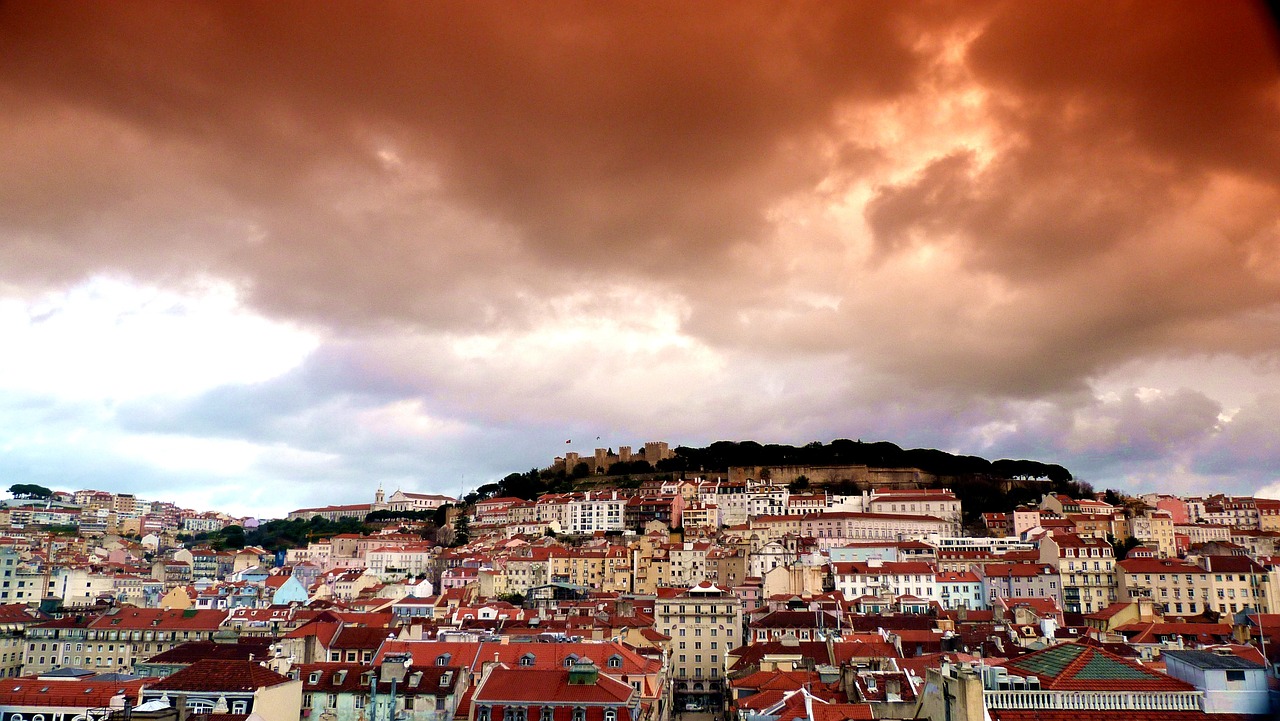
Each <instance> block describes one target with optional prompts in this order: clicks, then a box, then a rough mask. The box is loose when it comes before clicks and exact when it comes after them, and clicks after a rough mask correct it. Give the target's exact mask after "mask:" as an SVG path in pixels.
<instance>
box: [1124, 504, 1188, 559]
mask: <svg viewBox="0 0 1280 721" xmlns="http://www.w3.org/2000/svg"><path fill="white" fill-rule="evenodd" d="M1129 535H1131V536H1133V537H1134V538H1136V539H1138V540H1139V541H1142V542H1143V543H1151V544H1154V545H1155V547H1156V549H1157V550H1158V551H1159V552H1160V555H1161V556H1163V557H1164V558H1177V556H1178V544H1177V542H1176V541H1175V540H1174V525H1173V515H1172V514H1171V513H1169V512H1168V511H1148V512H1147V513H1145V514H1143V515H1141V516H1134V517H1133V518H1130V519H1129Z"/></svg>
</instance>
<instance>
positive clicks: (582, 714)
mask: <svg viewBox="0 0 1280 721" xmlns="http://www.w3.org/2000/svg"><path fill="white" fill-rule="evenodd" d="M573 721H587V710H586V709H585V708H582V707H581V706H579V707H578V708H575V709H574V710H573Z"/></svg>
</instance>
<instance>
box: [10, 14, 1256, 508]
mask: <svg viewBox="0 0 1280 721" xmlns="http://www.w3.org/2000/svg"><path fill="white" fill-rule="evenodd" d="M0 43H2V44H3V45H4V46H5V47H6V49H7V51H8V56H9V57H8V60H7V62H6V63H4V64H3V65H0V122H2V123H3V124H4V128H5V132H4V133H0V154H3V156H4V157H6V158H7V159H8V160H7V162H6V163H4V164H3V166H2V167H0V198H3V200H0V340H2V341H3V349H2V350H0V473H2V474H3V475H4V477H5V478H7V479H9V483H11V484H12V483H34V484H40V485H44V486H48V487H51V488H59V489H69V490H74V489H77V488H99V487H100V488H102V489H103V490H111V491H115V492H122V493H135V494H137V495H138V496H140V497H145V498H156V499H164V500H173V501H175V502H177V503H180V504H182V505H185V506H189V507H193V508H201V509H210V510H212V509H217V510H224V511H227V512H231V513H236V514H238V515H255V516H263V517H271V516H283V515H284V513H287V512H288V511H289V510H291V509H293V508H299V507H307V506H319V505H325V504H328V503H343V502H356V501H362V500H364V499H366V498H368V497H371V496H372V493H373V489H374V488H376V487H377V486H378V485H379V484H381V485H382V486H383V487H384V488H385V489H387V491H388V492H390V491H392V490H394V489H395V488H402V489H404V490H406V491H417V492H425V493H441V494H448V495H457V494H458V492H459V491H460V490H469V489H471V488H474V487H476V486H478V485H481V484H483V483H486V482H491V481H494V480H497V479H498V478H501V477H502V476H503V475H506V474H507V473H510V472H515V471H524V470H527V469H528V468H530V467H532V466H537V467H542V466H545V465H546V464H547V463H548V462H549V459H550V457H551V456H553V455H555V454H558V453H562V452H563V451H564V450H565V449H566V448H567V447H568V446H566V445H565V440H566V439H571V440H573V441H574V444H573V448H575V449H576V448H578V447H579V446H580V447H581V448H583V449H586V448H594V447H596V446H597V445H599V446H604V447H612V448H615V449H616V448H617V447H618V446H619V445H632V446H636V445H638V444H642V443H643V442H644V441H645V440H656V439H661V440H665V441H668V442H669V443H670V444H671V446H672V447H675V446H677V445H689V446H701V445H706V444H709V443H711V442H714V441H717V440H755V441H758V442H761V443H788V444H795V445H802V444H804V443H808V442H810V441H815V440H817V441H824V442H825V441H830V440H833V439H836V438H854V439H856V438H861V439H863V440H887V441H891V442H893V443H896V444H898V445H900V446H903V447H904V448H907V447H934V448H939V449H942V450H946V451H950V452H954V453H960V454H972V455H980V456H983V457H986V458H990V459H996V458H1028V459H1033V460H1038V461H1043V462H1045V463H1057V464H1061V465H1063V466H1065V467H1067V468H1068V469H1070V470H1071V471H1072V472H1073V473H1074V474H1076V475H1077V476H1078V477H1079V478H1081V479H1083V480H1085V481H1088V482H1090V483H1092V484H1093V485H1094V486H1096V487H1097V488H1099V489H1102V488H1106V487H1115V488H1119V489H1122V490H1125V491H1128V492H1131V493H1144V492H1151V491H1163V492H1168V493H1178V494H1207V493H1210V492H1225V493H1235V494H1243V495H1254V494H1257V495H1260V496H1270V497H1280V478H1278V477H1277V475H1276V471H1275V469H1276V468H1280V442H1277V436H1276V431H1275V429H1276V428H1277V427H1280V392H1277V391H1276V389H1277V388H1280V210H1278V209H1280V62H1278V58H1280V54H1278V53H1277V47H1276V41H1275V30H1274V26H1273V24H1272V22H1271V19H1270V18H1269V17H1268V16H1267V14H1266V12H1265V9H1264V8H1263V7H1262V5H1261V4H1255V3H1246V2H1237V3H1226V4H1209V3H1185V4H1183V3H1158V2H1156V3H1137V4H1132V5H1125V6H1114V5H1111V4H1101V3H1099V4H1090V3H1085V4H1079V3H1076V4H1067V3H1062V4H1049V3H1037V4H1026V3H995V2H993V3H968V2H966V3H955V4H947V3H940V4H925V5H913V4H906V3H895V4H870V3H868V4H863V3H850V4H840V5H838V6H832V7H827V6H804V5H798V4H797V5H780V6H779V5H770V4H750V3H748V4H739V3H735V4H732V5H731V6H718V5H714V4H697V5H694V6H687V5H682V4H673V5H667V6H663V5H654V4H635V5H628V4H623V5H618V4H608V5H601V6H593V5H589V4H586V5H578V4H573V3H555V4H539V5H537V6H532V7H527V8H519V9H514V8H512V7H510V6H508V5H502V4H487V3H468V4H465V5H444V4H396V3H385V4H383V3H376V4H363V5H361V6H359V7H358V8H356V7H351V8H342V7H328V8H325V9H324V10H323V11H316V10H315V8H314V6H311V5H302V4H291V3H273V4H271V5H269V6H259V7H249V6H232V5H229V4H224V3H194V4H188V5H183V6H164V5H158V4H157V5H152V4H137V5H128V6H120V5H118V4H106V3H103V4H84V5H78V6H75V7H74V8H71V7H61V6H56V5H53V6H50V5H48V4H40V3H6V4H4V5H3V6H0ZM597 437H599V438H600V441H599V442H598V443H597V442H596V441H595V440H587V439H595V438H597ZM580 439H581V440H580ZM584 441H585V442H584Z"/></svg>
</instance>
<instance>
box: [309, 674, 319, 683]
mask: <svg viewBox="0 0 1280 721" xmlns="http://www.w3.org/2000/svg"><path fill="white" fill-rule="evenodd" d="M307 683H312V684H316V683H320V672H319V671H312V672H311V674H310V675H309V676H307Z"/></svg>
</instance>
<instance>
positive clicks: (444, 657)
mask: <svg viewBox="0 0 1280 721" xmlns="http://www.w3.org/2000/svg"><path fill="white" fill-rule="evenodd" d="M436 665H437V666H448V665H449V654H447V653H442V654H440V655H439V656H436Z"/></svg>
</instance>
